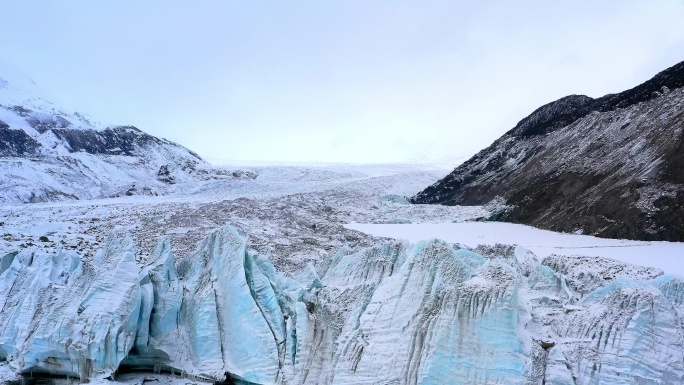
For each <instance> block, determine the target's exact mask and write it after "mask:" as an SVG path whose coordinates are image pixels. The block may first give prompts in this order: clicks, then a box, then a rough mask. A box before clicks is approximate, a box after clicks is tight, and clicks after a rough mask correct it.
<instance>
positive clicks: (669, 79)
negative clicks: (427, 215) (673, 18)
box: [412, 62, 684, 241]
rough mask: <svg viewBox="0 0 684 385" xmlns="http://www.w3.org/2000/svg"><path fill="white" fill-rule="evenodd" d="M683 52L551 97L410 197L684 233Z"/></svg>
mask: <svg viewBox="0 0 684 385" xmlns="http://www.w3.org/2000/svg"><path fill="white" fill-rule="evenodd" d="M683 86H684V62H682V63H679V64H677V65H675V66H673V67H671V68H668V69H667V70H665V71H663V72H661V73H659V74H658V75H656V76H655V77H653V78H652V79H651V80H649V81H647V82H645V83H643V84H641V85H639V86H637V87H634V88H632V89H630V90H627V91H624V92H621V93H618V94H611V95H606V96H604V97H601V98H598V99H592V98H590V97H588V96H583V95H571V96H567V97H564V98H561V99H559V100H557V101H555V102H552V103H549V104H547V105H545V106H542V107H540V108H539V109H537V110H536V111H534V112H533V113H532V114H531V115H530V116H528V117H526V118H525V119H523V120H521V121H520V122H519V123H518V124H517V125H516V126H515V127H514V128H513V129H512V130H510V131H509V132H507V133H506V134H505V135H503V136H502V137H501V138H499V139H498V140H496V141H495V142H494V143H493V144H492V145H491V146H489V147H488V148H486V149H484V150H482V151H481V152H480V153H478V154H477V155H475V156H474V157H473V158H471V159H470V160H468V161H467V162H465V163H463V164H462V165H460V166H459V167H457V168H456V169H455V170H454V171H453V172H452V173H451V174H449V175H448V176H446V177H445V178H444V179H442V180H440V181H438V182H437V183H435V184H434V185H432V186H430V187H428V188H426V189H425V190H424V191H422V192H420V193H418V194H417V195H416V196H414V197H413V198H412V202H413V203H436V204H445V205H481V204H485V203H488V202H490V201H492V200H493V199H495V198H499V199H501V198H503V200H505V202H506V204H507V205H508V209H507V210H505V211H503V212H501V213H500V215H498V216H497V218H495V219H500V220H504V221H511V222H520V223H525V224H530V225H533V226H537V227H541V228H546V229H551V230H557V231H566V232H575V231H579V232H583V233H590V234H595V235H598V236H602V237H612V238H631V239H642V240H668V241H684V131H683V130H684V88H683Z"/></svg>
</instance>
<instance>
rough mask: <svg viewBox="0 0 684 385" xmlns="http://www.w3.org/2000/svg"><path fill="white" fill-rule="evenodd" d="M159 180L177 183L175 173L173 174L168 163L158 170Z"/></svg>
mask: <svg viewBox="0 0 684 385" xmlns="http://www.w3.org/2000/svg"><path fill="white" fill-rule="evenodd" d="M157 180H158V181H160V182H164V183H168V184H174V183H176V179H175V178H174V177H173V175H171V171H170V170H169V166H168V165H166V164H165V165H163V166H161V167H159V172H157Z"/></svg>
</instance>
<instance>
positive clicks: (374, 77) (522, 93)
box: [0, 0, 684, 162]
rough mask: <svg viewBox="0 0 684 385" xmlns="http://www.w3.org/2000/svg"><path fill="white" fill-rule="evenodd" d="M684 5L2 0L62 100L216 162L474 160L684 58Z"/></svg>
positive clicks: (5, 39) (16, 56)
mask: <svg viewBox="0 0 684 385" xmlns="http://www.w3.org/2000/svg"><path fill="white" fill-rule="evenodd" d="M683 20H684V0H679V1H674V0H671V1H667V0H662V1H643V0H642V1H627V0H619V1H595V0H592V1H577V0H574V1H548V0H544V1H542V0H540V1H503V0H502V1H486V2H480V1H470V2H458V1H425V0H421V1H412V2H409V1H399V0H393V1H367V0H363V1H361V0H360V1H348V0H345V1H335V2H333V1H297V2H294V1H280V2H276V1H224V0H221V1H121V0H117V1H107V2H105V1H64V0H62V1H49V2H48V1H15V2H10V1H2V2H0V56H2V58H3V59H4V60H6V61H9V62H11V63H12V64H13V65H14V66H15V67H19V68H21V69H22V70H23V71H24V72H25V73H27V74H29V75H30V76H31V78H32V79H33V80H34V81H35V82H36V83H37V84H38V85H39V86H40V87H41V88H43V89H45V90H46V91H47V92H48V93H49V94H52V95H54V96H55V97H56V98H57V99H58V101H59V102H60V103H62V104H64V105H66V106H69V107H77V108H78V109H79V110H82V111H85V112H86V113H88V114H89V115H90V116H91V117H93V118H95V119H96V120H99V121H101V122H103V123H108V124H132V125H135V126H137V127H139V128H140V129H142V130H144V131H146V132H148V133H151V134H153V135H157V136H161V137H165V138H167V139H171V140H173V141H176V142H178V143H180V144H183V145H185V146H186V147H189V148H190V149H192V150H195V151H196V152H198V153H199V154H200V155H202V156H204V157H207V158H223V159H241V160H278V161H286V162H288V161H347V162H392V161H405V160H408V159H412V158H417V157H430V158H435V157H437V158H438V157H442V156H451V157H458V156H470V155H473V154H474V153H476V152H477V151H478V150H480V149H481V148H483V147H486V146H487V145H489V144H490V143H491V142H492V141H493V140H495V139H496V138H498V137H499V136H500V135H502V134H503V133H504V132H506V131H507V130H509V129H510V128H512V127H513V126H514V125H515V124H516V123H517V122H518V121H519V120H520V119H522V118H523V117H525V116H526V115H528V114H529V113H530V112H532V111H533V110H534V109H536V108H537V107H539V106H540V105H542V104H545V103H547V102H550V101H552V100H555V99H558V98H560V97H562V96H565V95H568V94H573V93H577V94H586V95H589V96H593V97H598V96H602V95H604V94H606V93H611V92H619V91H622V90H624V89H627V88H630V87H633V86H635V85H637V84H639V83H641V82H643V81H644V80H647V79H648V78H650V77H652V76H653V75H655V74H656V73H657V72H659V71H661V70H663V69H665V68H667V67H669V66H671V65H673V64H675V63H677V62H679V61H682V60H684V21H683Z"/></svg>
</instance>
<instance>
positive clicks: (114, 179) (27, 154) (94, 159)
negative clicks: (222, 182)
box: [0, 66, 225, 203]
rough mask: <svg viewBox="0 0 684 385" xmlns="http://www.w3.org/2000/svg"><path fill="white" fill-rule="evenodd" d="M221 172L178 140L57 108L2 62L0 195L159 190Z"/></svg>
mask: <svg viewBox="0 0 684 385" xmlns="http://www.w3.org/2000/svg"><path fill="white" fill-rule="evenodd" d="M8 74H9V76H8ZM224 176H225V175H221V172H219V171H217V170H214V169H213V168H212V167H211V166H210V165H209V164H208V163H206V162H205V161H203V160H202V159H201V158H200V157H199V156H198V155H197V154H195V153H193V152H192V151H190V150H188V149H186V148H184V147H183V146H180V145H178V144H176V143H173V142H170V141H168V140H165V139H161V138H157V137H154V136H151V135H148V134H146V133H144V132H142V131H141V130H139V129H137V128H135V127H132V126H107V127H105V126H102V125H101V124H99V123H96V122H93V121H91V120H90V119H88V118H87V117H86V116H84V115H82V114H80V113H78V112H68V111H65V110H63V109H60V108H59V107H57V106H55V105H54V104H52V103H51V102H50V101H48V100H47V99H46V98H45V97H44V96H42V93H41V92H40V90H39V89H38V87H36V85H35V84H34V83H33V82H32V81H31V80H29V79H27V78H25V77H22V76H21V75H17V74H16V71H11V70H10V69H8V67H7V66H0V202H4V203H19V202H40V201H51V200H65V199H91V198H102V197H111V196H118V195H131V194H147V195H157V194H164V193H167V192H169V191H173V190H174V189H175V188H177V187H176V186H173V185H174V184H177V183H180V184H182V183H184V182H191V181H197V180H207V179H211V178H220V177H224Z"/></svg>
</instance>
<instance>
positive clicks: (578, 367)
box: [0, 226, 684, 384]
mask: <svg viewBox="0 0 684 385" xmlns="http://www.w3.org/2000/svg"><path fill="white" fill-rule="evenodd" d="M133 255H134V246H133V243H132V241H131V239H130V237H129V236H128V235H127V234H126V233H124V232H122V231H115V232H114V233H112V234H111V235H110V236H109V238H108V240H107V242H106V243H105V245H104V246H103V248H102V250H101V251H100V252H99V253H98V254H97V255H96V256H95V257H94V258H93V259H92V260H88V259H83V260H82V259H81V258H79V256H78V255H76V254H74V253H72V252H66V251H61V250H60V251H58V252H56V253H52V254H50V253H46V252H41V251H38V250H36V249H25V250H22V251H21V252H18V253H9V254H6V255H3V256H2V257H1V259H0V303H2V304H3V308H2V311H1V312H0V359H2V360H3V361H6V363H5V364H4V366H3V367H4V368H5V369H3V370H6V369H7V368H10V369H11V371H13V372H14V373H25V374H39V373H49V374H52V375H63V376H71V377H80V378H81V379H83V380H85V379H87V378H91V379H102V378H106V377H107V376H109V375H114V376H115V377H116V375H117V373H116V372H117V371H119V373H121V372H126V371H127V370H143V371H147V372H160V371H164V372H166V373H171V374H173V373H175V374H176V375H178V374H180V375H187V376H193V377H194V378H195V379H200V380H206V381H214V380H219V381H221V380H225V379H230V380H232V381H237V382H239V383H252V384H377V383H381V384H444V383H448V384H542V383H545V384H597V383H611V384H634V383H640V384H665V383H677V382H679V381H680V380H681V379H682V378H684V329H683V327H682V325H683V323H682V319H681V316H680V314H682V310H684V280H683V279H681V278H679V277H676V276H670V275H662V272H661V271H659V270H657V269H647V268H642V267H639V266H634V265H629V264H627V263H624V262H618V261H614V260H610V259H607V258H599V259H594V260H589V259H586V258H578V257H571V256H562V257H559V256H551V257H547V258H545V259H544V260H543V261H542V262H540V261H539V259H538V258H537V257H536V256H535V255H534V254H533V253H531V252H529V251H528V250H526V249H524V248H521V247H515V246H505V245H495V246H480V247H478V248H476V249H474V250H469V249H465V248H462V247H460V246H458V245H454V244H450V243H446V242H443V241H440V240H430V241H424V242H420V243H417V244H415V245H414V244H409V243H405V242H400V241H388V240H385V241H378V243H377V244H376V246H373V247H369V248H362V249H360V250H359V249H357V250H351V249H349V248H341V249H340V250H339V251H338V252H337V253H336V255H335V256H334V257H333V259H332V261H331V262H330V264H329V266H328V267H327V269H326V270H325V272H324V274H322V275H319V274H318V273H317V271H316V269H315V268H314V267H313V266H308V267H307V268H304V269H302V270H301V271H299V273H298V274H296V275H293V276H286V275H284V274H283V273H282V272H279V271H277V269H276V268H275V267H274V266H273V265H272V264H271V262H270V261H269V259H268V258H267V257H266V256H264V255H259V254H256V253H254V252H252V251H250V250H248V247H247V240H246V238H245V237H243V236H241V235H240V234H238V232H237V231H236V230H235V229H234V228H232V227H230V226H227V227H224V228H220V229H217V230H214V231H212V232H210V233H209V234H208V235H207V236H206V237H205V239H204V240H202V241H201V242H199V243H198V244H197V247H196V249H195V250H194V251H192V252H190V253H188V254H186V255H185V256H184V257H183V258H179V259H177V260H176V259H175V257H174V254H173V252H172V245H171V242H170V239H169V238H162V239H161V240H160V241H159V243H158V244H157V246H156V247H155V248H154V250H153V251H152V253H151V255H150V257H149V258H148V259H147V260H146V261H145V262H144V264H141V263H140V262H136V260H135V259H134V258H133ZM97 381H99V380H97Z"/></svg>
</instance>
